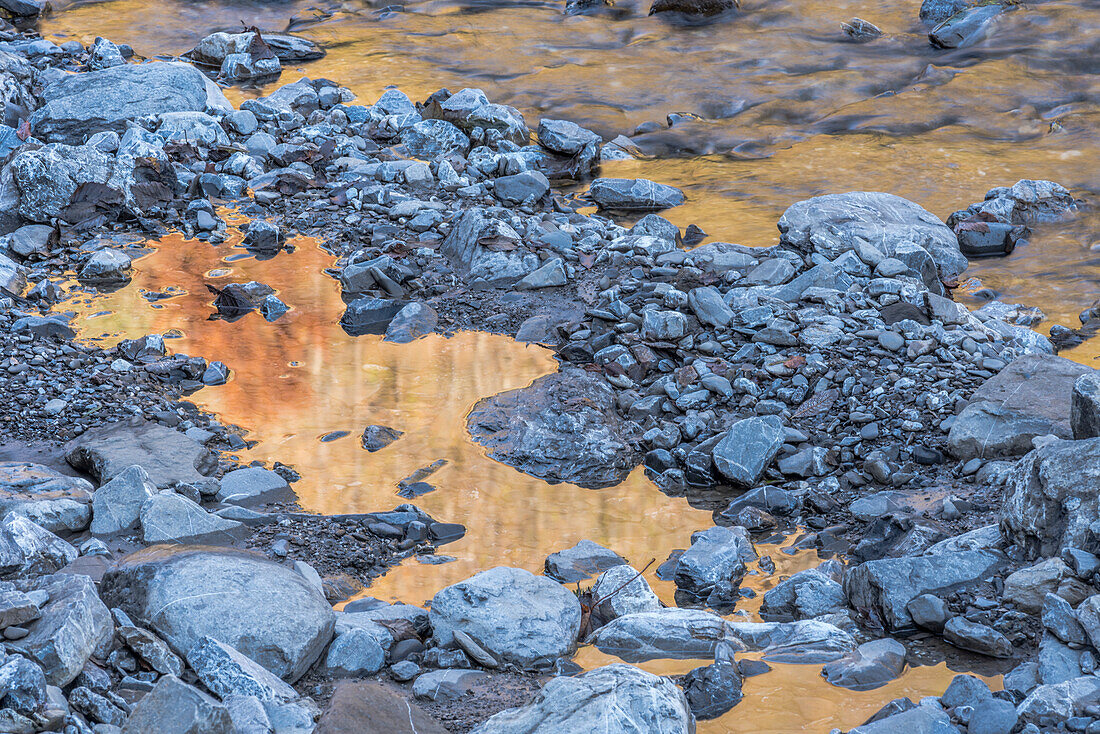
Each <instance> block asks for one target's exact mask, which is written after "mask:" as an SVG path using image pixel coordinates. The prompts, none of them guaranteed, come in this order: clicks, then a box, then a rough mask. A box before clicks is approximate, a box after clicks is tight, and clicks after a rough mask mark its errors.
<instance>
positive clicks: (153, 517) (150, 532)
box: [141, 491, 246, 544]
mask: <svg viewBox="0 0 1100 734" xmlns="http://www.w3.org/2000/svg"><path fill="white" fill-rule="evenodd" d="M141 533H142V535H141V538H142V540H143V541H144V542H145V543H147V544H153V543H181V544H188V543H190V544H200V543H211V544H219V543H230V542H232V541H233V540H239V539H240V538H242V537H243V536H244V535H245V533H246V530H245V526H244V524H243V523H239V522H237V521H236V520H227V519H225V518H223V517H219V516H217V515H214V514H211V513H209V512H207V511H206V510H204V509H203V508H202V507H201V506H200V505H198V504H196V503H195V502H193V501H191V500H189V499H187V498H186V497H184V496H183V495H181V494H176V493H175V492H170V491H165V492H160V493H158V494H156V495H155V496H153V497H150V498H149V499H148V500H146V502H145V504H144V505H142V507H141Z"/></svg>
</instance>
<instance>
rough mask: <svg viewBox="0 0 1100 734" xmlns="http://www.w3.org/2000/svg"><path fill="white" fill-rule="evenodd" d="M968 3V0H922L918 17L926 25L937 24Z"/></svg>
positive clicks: (962, 8)
mask: <svg viewBox="0 0 1100 734" xmlns="http://www.w3.org/2000/svg"><path fill="white" fill-rule="evenodd" d="M969 4H970V3H969V2H968V0H923V2H922V3H921V5H920V19H921V20H922V21H923V22H925V23H927V24H928V25H933V26H936V25H939V24H940V23H942V22H944V21H945V20H947V19H948V18H950V17H951V16H952V15H954V14H955V13H957V12H959V11H960V10H964V9H965V8H966V7H967V6H968V5H969Z"/></svg>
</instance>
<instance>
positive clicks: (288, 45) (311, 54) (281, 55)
mask: <svg viewBox="0 0 1100 734" xmlns="http://www.w3.org/2000/svg"><path fill="white" fill-rule="evenodd" d="M255 38H256V34H255V33H211V34H210V35H209V36H206V37H205V38H203V39H202V40H201V41H199V42H198V44H196V46H195V47H194V48H193V49H191V50H190V51H188V52H187V56H188V57H189V58H191V59H192V60H194V61H196V62H198V63H200V64H207V65H209V66H221V63H222V61H223V60H225V57H226V56H228V55H230V54H243V53H247V52H248V51H249V47H250V46H251V45H252V43H253V41H254V40H255ZM263 40H264V43H266V44H267V45H268V47H270V48H271V50H272V52H273V53H274V54H275V56H276V58H278V59H279V60H280V61H288V62H294V61H312V60H313V59H319V58H321V57H323V56H324V55H325V49H324V48H323V47H321V46H319V45H317V44H316V43H314V42H313V41H310V40H309V39H306V38H299V37H297V36H291V35H288V34H285V33H264V34H263Z"/></svg>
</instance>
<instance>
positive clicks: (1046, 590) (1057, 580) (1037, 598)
mask: <svg viewBox="0 0 1100 734" xmlns="http://www.w3.org/2000/svg"><path fill="white" fill-rule="evenodd" d="M1070 575H1071V573H1070V570H1069V567H1068V566H1066V564H1065V563H1064V562H1063V561H1062V559H1061V558H1048V559H1047V560H1045V561H1043V562H1041V563H1037V564H1035V565H1034V566H1029V567H1027V568H1021V569H1020V570H1018V571H1015V572H1013V573H1011V574H1009V575H1008V576H1007V577H1006V578H1005V586H1004V598H1005V599H1006V600H1007V601H1010V602H1012V603H1013V604H1015V605H1016V607H1017V608H1019V609H1020V610H1022V611H1025V612H1028V613H1029V614H1038V613H1039V611H1040V610H1041V609H1042V608H1043V600H1044V599H1045V598H1046V596H1047V594H1053V593H1054V592H1055V591H1057V590H1058V587H1059V586H1060V585H1061V583H1062V581H1063V580H1064V579H1065V578H1067V577H1068V576H1070Z"/></svg>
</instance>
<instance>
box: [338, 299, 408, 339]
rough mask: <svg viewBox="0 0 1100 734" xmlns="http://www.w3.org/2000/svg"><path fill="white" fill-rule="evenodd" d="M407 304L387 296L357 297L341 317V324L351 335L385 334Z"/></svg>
mask: <svg viewBox="0 0 1100 734" xmlns="http://www.w3.org/2000/svg"><path fill="white" fill-rule="evenodd" d="M405 305H406V302H405V301H391V300H388V299H385V298H357V299H356V300H354V301H352V302H351V303H349V304H348V307H347V310H346V311H344V315H343V316H341V317H340V326H342V327H343V328H344V331H346V332H347V333H348V334H349V335H351V336H362V335H364V334H385V333H386V329H387V328H388V327H389V325H390V322H391V321H392V320H393V318H394V316H396V315H397V314H398V313H399V312H400V311H401V309H403V308H404V307H405Z"/></svg>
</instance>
